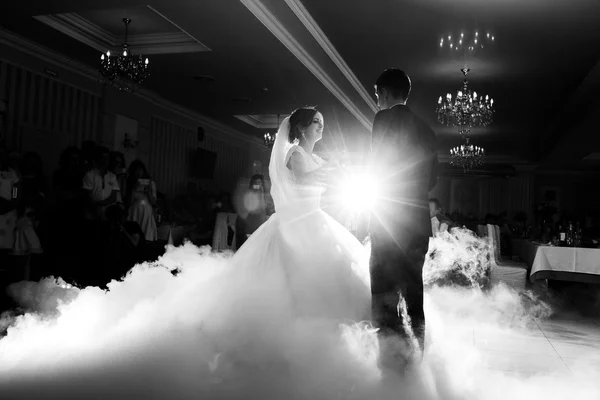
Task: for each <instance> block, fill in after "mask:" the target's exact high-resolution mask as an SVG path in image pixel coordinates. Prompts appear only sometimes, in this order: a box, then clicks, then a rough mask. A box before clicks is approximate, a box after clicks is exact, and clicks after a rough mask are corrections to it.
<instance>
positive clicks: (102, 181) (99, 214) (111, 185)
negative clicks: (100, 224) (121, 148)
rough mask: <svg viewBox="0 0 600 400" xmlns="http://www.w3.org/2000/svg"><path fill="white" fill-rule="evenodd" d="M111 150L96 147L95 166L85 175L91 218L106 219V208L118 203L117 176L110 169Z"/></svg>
mask: <svg viewBox="0 0 600 400" xmlns="http://www.w3.org/2000/svg"><path fill="white" fill-rule="evenodd" d="M109 161H110V151H109V150H108V149H107V148H106V147H102V146H99V147H97V148H96V151H95V157H94V168H92V169H91V170H90V171H88V172H87V173H86V174H85V176H84V177H83V189H84V190H85V191H86V192H87V195H88V199H89V206H90V207H89V208H88V213H87V216H88V218H89V219H91V220H99V221H105V220H106V215H105V212H106V208H107V207H108V206H110V205H113V204H116V203H117V201H118V198H119V195H120V190H121V189H120V187H119V183H118V181H117V176H116V175H115V174H114V173H112V172H110V171H109V170H108V164H109Z"/></svg>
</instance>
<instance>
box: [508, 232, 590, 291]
mask: <svg viewBox="0 0 600 400" xmlns="http://www.w3.org/2000/svg"><path fill="white" fill-rule="evenodd" d="M513 250H514V252H515V254H516V255H518V256H519V257H520V258H521V259H522V260H523V261H525V262H526V263H527V265H530V266H531V272H530V274H529V280H530V281H531V282H535V281H537V280H546V279H551V280H559V281H570V282H584V283H600V249H587V248H582V247H556V246H549V245H545V244H541V243H536V242H532V241H529V240H515V241H513Z"/></svg>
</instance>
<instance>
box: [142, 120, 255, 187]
mask: <svg viewBox="0 0 600 400" xmlns="http://www.w3.org/2000/svg"><path fill="white" fill-rule="evenodd" d="M149 144H150V146H149V147H150V148H149V154H148V168H149V170H150V173H151V174H152V175H153V177H154V179H155V180H156V184H157V187H158V188H159V190H160V191H163V192H165V193H170V194H173V195H175V194H177V193H181V192H182V191H183V190H184V189H185V186H186V184H187V182H189V181H195V182H196V181H198V180H197V179H196V178H194V177H192V176H191V173H190V172H191V171H190V167H189V166H190V161H191V156H192V154H193V151H194V150H195V149H197V148H198V147H201V148H203V149H206V150H209V151H213V152H215V153H217V164H216V166H215V174H214V176H213V179H212V180H200V181H199V183H200V184H201V186H203V187H205V188H208V189H218V190H227V191H229V192H231V191H232V190H233V189H234V187H235V185H236V182H237V181H238V180H239V179H240V178H242V177H243V176H244V175H246V174H247V169H248V166H249V163H250V160H249V157H248V152H247V151H244V149H243V148H242V146H241V143H240V144H239V145H235V144H233V143H228V142H225V141H222V140H219V139H217V138H215V137H212V136H208V135H207V136H206V137H205V139H204V141H202V142H198V141H197V135H196V132H195V131H193V130H190V129H187V128H185V127H183V126H181V125H178V124H176V123H173V122H170V121H167V120H165V119H162V118H158V117H152V119H151V125H150V143H149Z"/></svg>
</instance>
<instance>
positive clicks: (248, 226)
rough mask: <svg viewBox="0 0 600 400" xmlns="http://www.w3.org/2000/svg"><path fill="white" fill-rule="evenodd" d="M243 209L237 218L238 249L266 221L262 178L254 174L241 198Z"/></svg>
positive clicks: (266, 212) (265, 201)
mask: <svg viewBox="0 0 600 400" xmlns="http://www.w3.org/2000/svg"><path fill="white" fill-rule="evenodd" d="M242 207H243V209H242V210H241V213H240V215H239V216H238V226H237V231H238V235H237V237H238V247H241V246H242V244H244V242H245V241H246V239H247V238H248V237H250V235H252V234H253V233H254V232H255V231H256V230H257V229H258V228H259V227H260V226H261V225H262V224H264V223H265V222H266V221H267V219H268V211H267V199H266V197H265V183H264V178H263V176H262V175H260V174H256V175H254V176H252V178H250V185H249V187H248V191H247V192H246V194H245V195H244V198H243V206H242Z"/></svg>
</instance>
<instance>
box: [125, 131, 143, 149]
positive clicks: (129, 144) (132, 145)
mask: <svg viewBox="0 0 600 400" xmlns="http://www.w3.org/2000/svg"><path fill="white" fill-rule="evenodd" d="M139 144H140V141H139V140H131V139H130V138H129V136H128V135H127V134H125V138H124V139H123V147H124V148H125V149H131V150H133V149H136V148H137V147H138V145H139Z"/></svg>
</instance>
